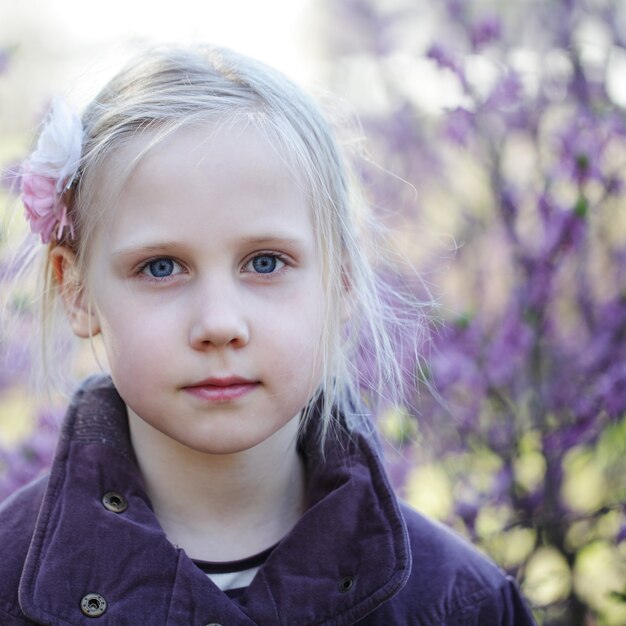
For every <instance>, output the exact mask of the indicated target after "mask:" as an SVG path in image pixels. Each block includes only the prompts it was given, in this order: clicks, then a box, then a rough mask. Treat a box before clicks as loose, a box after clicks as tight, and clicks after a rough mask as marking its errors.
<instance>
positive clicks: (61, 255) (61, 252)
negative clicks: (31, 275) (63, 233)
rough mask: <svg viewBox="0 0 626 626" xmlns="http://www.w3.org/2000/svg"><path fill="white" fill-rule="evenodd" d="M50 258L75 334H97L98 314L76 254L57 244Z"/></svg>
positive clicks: (87, 336)
mask: <svg viewBox="0 0 626 626" xmlns="http://www.w3.org/2000/svg"><path fill="white" fill-rule="evenodd" d="M49 258H50V266H51V268H52V274H53V276H54V280H55V281H56V283H57V285H58V288H59V291H60V293H61V298H62V300H63V306H64V307H65V312H66V314H67V317H68V319H69V322H70V326H71V328H72V330H73V331H74V334H75V335H76V336H77V337H82V338H83V339H87V338H89V337H93V336H94V335H97V334H98V333H99V332H100V324H99V322H98V315H97V313H96V311H95V310H94V309H93V307H92V306H91V303H90V302H89V297H88V295H87V290H86V289H85V285H84V283H83V280H82V277H81V273H80V271H79V268H78V263H77V260H76V255H75V254H74V253H73V252H72V251H71V250H70V249H68V248H66V247H64V246H56V247H55V248H53V249H52V250H51V251H50V257H49Z"/></svg>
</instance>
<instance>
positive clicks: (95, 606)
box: [80, 593, 107, 617]
mask: <svg viewBox="0 0 626 626" xmlns="http://www.w3.org/2000/svg"><path fill="white" fill-rule="evenodd" d="M80 610H81V611H82V612H83V614H84V615H86V616H87V617H100V616H101V615H102V614H103V613H104V612H105V611H106V610H107V601H106V600H105V599H104V598H103V597H102V596H101V595H100V594H99V593H88V594H87V595H86V596H85V597H84V598H83V599H82V600H81V601H80Z"/></svg>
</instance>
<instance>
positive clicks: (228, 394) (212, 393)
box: [184, 378, 259, 402]
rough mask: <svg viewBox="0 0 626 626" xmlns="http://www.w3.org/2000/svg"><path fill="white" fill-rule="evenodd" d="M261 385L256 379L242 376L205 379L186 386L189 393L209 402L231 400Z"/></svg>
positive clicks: (185, 388)
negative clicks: (242, 377) (252, 379)
mask: <svg viewBox="0 0 626 626" xmlns="http://www.w3.org/2000/svg"><path fill="white" fill-rule="evenodd" d="M258 385H259V383H258V382H256V381H250V380H243V379H240V378H224V379H215V380H211V381H204V382H201V383H198V384H195V385H191V386H189V387H184V390H185V391H186V392H187V393H190V394H191V395H193V396H196V398H200V399H201V400H207V401H209V402H230V401H231V400H236V399H237V398H241V397H243V396H245V395H246V394H248V393H251V392H252V391H254V390H255V389H256V388H257V386H258Z"/></svg>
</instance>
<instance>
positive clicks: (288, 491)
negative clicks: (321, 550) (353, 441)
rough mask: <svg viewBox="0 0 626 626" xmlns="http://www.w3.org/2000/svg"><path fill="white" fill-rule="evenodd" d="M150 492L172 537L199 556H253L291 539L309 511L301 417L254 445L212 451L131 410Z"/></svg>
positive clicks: (215, 558) (135, 445)
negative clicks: (232, 451)
mask: <svg viewBox="0 0 626 626" xmlns="http://www.w3.org/2000/svg"><path fill="white" fill-rule="evenodd" d="M128 414H129V425H130V433H131V441H132V444H133V448H134V450H135V454H136V456H137V460H138V463H139V468H140V470H141V472H142V475H143V478H144V481H145V484H146V491H147V493H148V496H149V497H150V500H151V502H152V506H153V508H154V512H155V514H156V516H157V518H158V520H159V522H160V524H161V526H162V527H163V530H164V531H165V534H166V535H167V537H168V539H169V540H170V541H171V542H172V543H173V544H175V545H177V546H179V547H181V548H183V549H184V550H185V551H186V552H187V554H188V555H189V556H190V557H191V558H194V559H199V560H204V561H231V560H237V559H241V558H245V557H248V556H252V555H253V554H256V553H258V552H261V551H263V550H264V549H266V548H268V547H270V546H272V545H274V544H275V543H277V542H278V541H280V539H282V537H284V536H285V535H286V534H287V533H288V532H289V531H290V530H291V529H292V528H293V526H294V525H295V524H296V522H297V521H298V519H299V518H300V517H301V516H302V514H303V513H304V508H305V487H306V485H305V468H304V461H303V459H302V458H301V456H300V455H299V454H298V451H297V447H296V442H297V431H298V418H294V419H293V420H291V421H290V422H289V423H288V424H287V425H286V426H284V427H283V428H282V429H281V430H279V431H278V432H277V433H275V434H274V435H272V437H270V438H269V439H267V440H266V441H264V442H262V443H261V444H259V445H258V446H256V447H255V448H252V449H250V450H246V451H243V452H239V453H237V454H225V455H212V454H205V453H202V452H198V451H196V450H193V449H190V448H188V447H187V446H185V445H183V444H180V443H179V442H177V441H174V440H173V439H171V438H170V437H168V436H166V435H164V434H163V433H161V432H160V431H158V430H156V429H155V428H154V427H152V426H150V425H149V424H147V423H146V422H144V421H143V420H142V419H141V418H140V417H138V416H137V415H136V414H134V413H133V411H132V410H130V409H129V410H128Z"/></svg>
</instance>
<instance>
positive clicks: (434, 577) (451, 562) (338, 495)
mask: <svg viewBox="0 0 626 626" xmlns="http://www.w3.org/2000/svg"><path fill="white" fill-rule="evenodd" d="M127 428H128V427H127V421H126V411H125V408H124V404H123V403H122V400H121V399H120V397H119V396H118V394H117V392H116V391H115V389H114V387H113V385H112V383H111V381H110V379H108V378H102V377H100V378H95V379H91V380H89V381H87V383H86V384H84V385H83V387H82V388H81V389H80V390H79V392H78V393H77V394H76V396H75V398H74V400H73V402H72V404H71V406H70V408H69V410H68V413H67V417H66V420H65V423H64V426H63V430H62V433H61V438H60V441H59V446H58V450H57V453H56V457H55V460H54V463H53V465H52V469H51V471H50V474H49V476H48V477H43V478H41V479H39V480H37V481H36V482H34V483H33V484H31V485H29V486H27V487H26V488H25V489H23V490H21V491H20V492H18V493H16V494H14V495H13V496H11V497H10V498H9V499H8V500H6V501H5V502H4V503H3V504H2V506H1V507H0V551H1V552H0V623H1V624H2V625H3V626H13V625H18V624H33V623H35V624H54V625H55V626H61V625H63V626H65V625H70V624H71V625H77V624H89V625H90V626H94V625H102V626H104V625H105V624H112V625H115V626H122V625H125V624H128V625H133V626H134V625H137V624H150V625H156V626H161V625H176V626H182V625H192V624H193V625H198V626H203V625H207V624H211V625H222V626H234V625H237V626H239V625H241V626H244V625H246V624H249V625H253V624H261V625H263V626H275V625H285V626H313V625H314V624H315V625H319V626H321V625H325V626H331V625H332V626H342V625H347V624H364V625H370V626H374V625H376V626H380V625H393V624H396V625H415V626H418V625H419V626H427V625H428V626H444V625H458V626H461V625H463V626H471V625H477V626H478V625H480V626H496V625H502V626H504V625H506V626H513V625H515V626H524V625H530V624H534V621H533V619H532V617H531V615H530V613H529V611H528V609H527V608H526V606H525V605H524V603H523V601H522V599H521V598H520V595H519V593H518V591H517V588H516V586H515V584H514V583H513V581H512V580H511V579H510V578H507V577H506V576H505V575H504V574H503V573H502V572H501V571H500V570H499V569H498V568H497V567H496V566H495V565H493V564H492V563H491V562H490V561H488V560H487V559H486V558H485V557H483V556H481V555H480V554H479V553H478V552H477V551H476V550H474V549H473V548H472V547H471V546H469V545H468V544H466V543H465V542H464V541H462V540H461V539H459V538H458V537H457V536H456V535H454V534H453V533H452V532H450V531H449V530H446V529H445V528H444V527H442V526H440V525H438V524H435V523H433V522H431V521H428V520H426V519H424V518H423V517H422V516H420V515H418V514H417V513H415V512H414V511H412V510H410V509H409V508H407V507H405V506H403V505H401V504H399V503H398V501H397V499H396V497H395V495H394V493H393V491H392V490H391V488H390V486H389V483H388V481H387V478H386V475H385V473H384V470H383V468H382V465H381V462H380V460H379V457H378V455H377V453H376V452H375V451H374V450H373V448H372V447H371V445H370V444H369V443H368V441H367V440H366V438H364V437H363V436H361V435H360V434H353V435H352V436H351V437H350V438H348V436H347V435H346V434H345V433H344V434H343V435H341V438H342V440H341V441H337V440H333V442H332V443H331V444H330V445H329V447H328V450H327V452H326V457H325V460H322V458H321V456H320V454H319V452H318V447H319V446H318V445H317V443H316V442H315V441H314V438H313V437H309V440H306V439H305V441H304V443H303V453H304V454H305V455H306V459H307V467H308V472H309V491H308V498H309V503H308V504H309V507H308V511H307V513H306V514H305V515H304V516H303V517H302V519H301V520H300V521H299V522H298V524H297V525H296V527H295V528H294V529H293V530H292V531H291V532H290V533H289V535H288V536H286V537H285V538H284V539H283V540H282V542H281V543H280V544H279V545H278V546H277V547H276V548H275V549H274V551H273V552H272V554H271V555H270V557H269V558H268V560H267V561H266V562H265V564H264V565H263V567H262V568H261V569H260V571H259V572H258V574H257V576H256V577H255V579H254V580H253V581H252V583H251V585H250V586H249V587H248V589H247V590H246V591H245V593H244V595H243V596H242V597H241V598H239V599H238V600H231V599H229V598H227V597H226V595H225V594H223V593H222V592H221V591H220V590H219V589H218V588H217V587H215V586H214V585H213V583H212V582H211V581H210V580H209V579H208V578H207V577H206V575H205V574H204V573H203V572H202V571H201V570H200V569H199V568H198V567H197V566H196V565H194V563H193V562H192V561H191V560H190V559H189V557H188V556H187V555H186V554H185V552H184V551H183V550H181V549H179V548H177V547H175V546H174V545H172V544H171V543H170V542H169V541H168V540H167V538H166V537H165V535H164V533H163V531H162V530H161V528H160V526H159V523H158V522H157V520H156V517H155V516H154V513H153V512H152V509H151V506H150V502H149V500H148V497H147V496H146V493H145V491H144V487H143V485H142V480H141V476H140V474H139V471H138V469H137V465H136V461H135V458H134V455H133V451H132V449H131V446H130V442H129V436H128V430H127ZM110 492H116V493H117V494H119V496H118V497H114V498H113V499H112V501H111V499H110V498H109V500H107V499H106V498H105V499H104V500H105V502H106V505H105V504H103V496H104V494H107V493H110ZM125 504H127V507H126V508H125V506H124V505H125ZM90 594H91V595H90ZM81 607H82V608H81ZM83 611H86V612H87V613H91V616H87V615H85V614H84V612H83Z"/></svg>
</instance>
